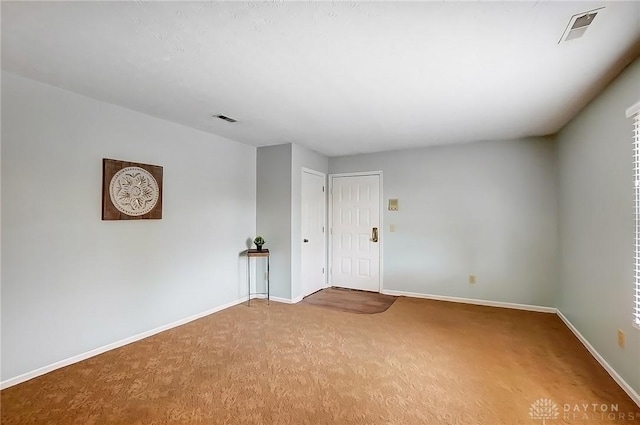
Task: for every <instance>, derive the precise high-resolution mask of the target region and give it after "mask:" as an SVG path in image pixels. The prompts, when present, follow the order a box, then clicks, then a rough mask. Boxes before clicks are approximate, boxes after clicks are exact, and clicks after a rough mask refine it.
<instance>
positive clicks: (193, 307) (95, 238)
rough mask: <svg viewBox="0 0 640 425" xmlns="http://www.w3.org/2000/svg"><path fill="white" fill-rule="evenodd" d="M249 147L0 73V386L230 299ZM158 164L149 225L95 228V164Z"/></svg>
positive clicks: (242, 239) (238, 261) (249, 184)
mask: <svg viewBox="0 0 640 425" xmlns="http://www.w3.org/2000/svg"><path fill="white" fill-rule="evenodd" d="M255 151H256V150H255V148H253V147H250V146H246V145H242V144H239V143H235V142H231V141H229V140H226V139H223V138H221V137H216V136H213V135H211V134H207V133H203V132H200V131H196V130H193V129H190V128H186V127H183V126H180V125H177V124H173V123H169V122H166V121H163V120H159V119H156V118H152V117H149V116H146V115H143V114H140V113H137V112H133V111H131V110H127V109H124V108H121V107H118V106H114V105H110V104H106V103H102V102H98V101H95V100H92V99H89V98H87V97H83V96H80V95H77V94H74V93H71V92H69V91H65V90H61V89H58V88H54V87H51V86H47V85H44V84H41V83H38V82H35V81H32V80H28V79H24V78H22V77H18V76H15V75H12V74H9V73H6V72H3V73H2V229H1V230H2V248H3V249H2V266H3V267H2V380H6V379H8V378H12V377H15V376H17V375H20V374H22V373H25V372H29V371H32V370H34V369H37V368H39V367H42V366H46V365H49V364H51V363H54V362H56V361H59V360H63V359H66V358H69V357H71V356H74V355H77V354H80V353H83V352H86V351H88V350H91V349H94V348H97V347H101V346H104V345H106V344H109V343H113V342H115V341H119V340H121V339H124V338H127V337H130V336H133V335H136V334H138V333H141V332H144V331H148V330H151V329H153V328H156V327H159V326H162V325H165V324H168V323H171V322H174V321H176V320H180V319H183V318H186V317H189V316H191V315H194V314H197V313H200V312H203V311H206V310H209V309H212V308H215V307H217V306H221V305H224V304H227V303H229V302H232V301H235V300H237V299H239V298H241V297H242V296H245V295H246V287H245V285H246V280H245V279H246V275H245V273H244V271H245V270H246V269H245V263H244V261H243V258H241V257H240V252H241V251H243V250H244V249H246V248H247V244H246V241H247V239H248V238H250V237H251V236H253V235H254V234H255V211H256V206H255V191H256V188H255V185H256V177H255V164H256V154H255ZM105 157H106V158H116V159H124V160H131V161H137V162H144V163H151V164H158V165H162V166H163V167H164V196H163V201H164V202H163V219H162V220H143V221H119V222H118V221H102V220H101V185H102V183H101V182H102V158H105Z"/></svg>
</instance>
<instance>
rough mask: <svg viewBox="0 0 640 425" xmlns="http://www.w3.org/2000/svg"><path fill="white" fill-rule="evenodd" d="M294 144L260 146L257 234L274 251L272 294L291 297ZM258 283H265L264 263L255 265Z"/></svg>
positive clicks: (271, 277) (272, 257) (272, 256)
mask: <svg viewBox="0 0 640 425" xmlns="http://www.w3.org/2000/svg"><path fill="white" fill-rule="evenodd" d="M291 151H292V147H291V144H284V145H275V146H265V147H261V148H258V154H257V158H258V159H257V195H256V199H257V216H256V223H257V224H256V229H257V234H259V235H261V236H262V237H264V239H265V242H266V243H265V248H268V249H269V251H270V253H271V260H270V261H271V273H270V276H269V284H270V285H271V295H273V296H275V297H280V298H286V299H290V298H291V155H292V152H291ZM256 269H257V273H256V275H257V279H256V280H257V282H258V285H259V288H262V286H260V285H262V284H263V282H264V278H263V276H264V268H263V264H262V263H259V264H256Z"/></svg>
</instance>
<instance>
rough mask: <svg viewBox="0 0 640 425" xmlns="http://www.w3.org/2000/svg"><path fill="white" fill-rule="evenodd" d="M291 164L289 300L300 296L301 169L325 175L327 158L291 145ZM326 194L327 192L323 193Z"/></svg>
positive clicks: (327, 169)
mask: <svg viewBox="0 0 640 425" xmlns="http://www.w3.org/2000/svg"><path fill="white" fill-rule="evenodd" d="M292 151H293V155H292V164H291V298H293V299H295V298H297V297H299V296H301V295H302V287H301V285H302V282H301V281H302V278H301V274H302V269H301V265H302V259H301V255H302V168H303V167H304V168H309V169H311V170H314V171H319V172H321V173H325V174H327V173H328V171H329V158H328V157H326V156H324V155H322V154H319V153H318V152H315V151H312V150H310V149H307V148H305V147H302V146H300V145H296V144H293V145H292ZM325 193H327V192H325Z"/></svg>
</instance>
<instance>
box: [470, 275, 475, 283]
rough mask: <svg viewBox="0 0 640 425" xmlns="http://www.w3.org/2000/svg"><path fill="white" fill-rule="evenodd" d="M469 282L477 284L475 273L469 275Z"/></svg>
mask: <svg viewBox="0 0 640 425" xmlns="http://www.w3.org/2000/svg"><path fill="white" fill-rule="evenodd" d="M469 283H470V284H471V285H475V284H476V275H475V274H470V275H469Z"/></svg>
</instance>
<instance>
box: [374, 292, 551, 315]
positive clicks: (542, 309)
mask: <svg viewBox="0 0 640 425" xmlns="http://www.w3.org/2000/svg"><path fill="white" fill-rule="evenodd" d="M381 293H382V294H386V295H395V296H405V297H412V298H426V299H428V300H436V301H449V302H454V303H462V304H475V305H484V306H488V307H501V308H512V309H516V310H527V311H537V312H540V313H555V312H556V311H557V309H556V308H555V307H544V306H538V305H528V304H516V303H507V302H502V301H487V300H478V299H475V298H460V297H449V296H446V295H431V294H420V293H417V292H404V291H394V290H391V289H383V290H382V291H381Z"/></svg>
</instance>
